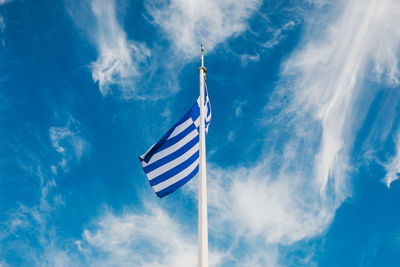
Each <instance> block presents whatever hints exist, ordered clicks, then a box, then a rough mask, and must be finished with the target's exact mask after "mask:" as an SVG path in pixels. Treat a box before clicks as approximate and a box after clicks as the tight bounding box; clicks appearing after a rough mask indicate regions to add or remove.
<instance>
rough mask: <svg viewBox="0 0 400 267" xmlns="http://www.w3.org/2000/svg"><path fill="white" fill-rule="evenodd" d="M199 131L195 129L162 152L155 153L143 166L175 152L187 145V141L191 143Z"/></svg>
mask: <svg viewBox="0 0 400 267" xmlns="http://www.w3.org/2000/svg"><path fill="white" fill-rule="evenodd" d="M198 134H199V133H198V132H197V129H194V130H193V131H191V132H190V133H189V134H188V135H186V136H185V137H184V138H182V139H181V140H179V141H178V142H177V143H176V144H174V145H172V146H170V147H168V148H166V149H164V150H161V151H160V152H158V153H156V154H154V155H153V156H152V157H151V159H150V160H149V162H147V163H146V162H144V161H143V162H142V164H143V167H146V166H148V165H150V164H151V163H153V162H156V161H157V160H159V159H162V158H164V157H166V156H168V155H169V154H171V153H174V152H175V151H177V150H178V149H179V148H181V147H183V146H184V145H186V144H187V143H189V142H190V141H191V140H192V139H193V138H195V137H196V136H197V135H198Z"/></svg>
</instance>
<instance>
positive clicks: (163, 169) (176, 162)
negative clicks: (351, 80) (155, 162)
mask: <svg viewBox="0 0 400 267" xmlns="http://www.w3.org/2000/svg"><path fill="white" fill-rule="evenodd" d="M197 151H199V146H198V145H194V146H193V147H192V148H191V149H189V150H188V151H187V152H186V153H185V154H183V155H182V156H180V157H179V158H176V159H174V160H172V161H170V162H168V163H166V164H164V165H162V166H160V167H158V168H157V169H155V170H152V171H151V172H149V173H147V178H149V180H150V181H151V180H153V179H154V178H156V177H157V176H160V175H161V174H163V173H165V172H167V171H169V170H171V169H172V168H174V167H176V166H178V165H179V164H181V163H182V162H185V161H186V160H187V159H188V158H190V157H191V156H193V154H194V153H196V152H197Z"/></svg>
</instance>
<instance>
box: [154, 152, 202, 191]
mask: <svg viewBox="0 0 400 267" xmlns="http://www.w3.org/2000/svg"><path fill="white" fill-rule="evenodd" d="M197 165H199V159H197V160H196V161H195V162H193V163H192V164H191V165H190V166H189V167H187V168H186V169H184V170H183V171H181V172H180V173H178V174H176V175H175V176H173V177H171V178H169V179H168V180H165V181H164V182H162V183H159V184H157V185H155V186H153V189H154V192H159V191H161V190H163V189H165V188H167V187H168V186H170V185H172V184H174V183H176V182H178V181H180V180H182V179H184V178H185V177H186V176H188V175H189V174H190V173H191V172H192V171H193V170H194V169H196V167H197Z"/></svg>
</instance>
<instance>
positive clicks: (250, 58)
mask: <svg viewBox="0 0 400 267" xmlns="http://www.w3.org/2000/svg"><path fill="white" fill-rule="evenodd" d="M259 60H260V55H259V54H256V55H248V54H243V55H240V62H241V63H242V66H243V67H246V66H247V65H249V63H250V62H257V61H259Z"/></svg>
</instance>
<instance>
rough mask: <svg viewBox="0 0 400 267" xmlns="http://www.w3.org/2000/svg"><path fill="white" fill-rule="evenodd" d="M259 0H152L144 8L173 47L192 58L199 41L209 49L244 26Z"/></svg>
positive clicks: (235, 33)
mask: <svg viewBox="0 0 400 267" xmlns="http://www.w3.org/2000/svg"><path fill="white" fill-rule="evenodd" d="M261 3H262V1H260V0H245V1H234V0H219V1H211V0H207V1H201V2H199V1H195V0H190V1H184V0H172V1H169V2H163V1H152V2H148V3H147V10H148V12H149V13H150V15H151V16H152V18H153V22H154V23H155V24H156V25H158V26H159V27H160V28H161V29H162V31H163V32H164V34H165V36H166V37H167V38H168V39H169V40H170V42H171V43H172V45H173V46H172V49H173V50H174V51H176V53H177V54H179V55H182V56H183V58H184V59H192V58H194V57H195V56H197V55H198V53H199V45H200V43H201V42H202V41H204V42H205V43H206V47H207V50H208V51H211V50H213V49H214V48H215V46H217V45H218V44H220V43H222V42H224V41H226V40H227V39H228V38H231V37H236V36H238V35H239V34H241V33H242V32H244V31H245V30H247V28H248V24H247V20H248V19H249V18H250V17H251V16H252V15H253V14H254V13H255V12H256V11H257V10H258V9H259V8H260V6H261Z"/></svg>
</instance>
